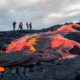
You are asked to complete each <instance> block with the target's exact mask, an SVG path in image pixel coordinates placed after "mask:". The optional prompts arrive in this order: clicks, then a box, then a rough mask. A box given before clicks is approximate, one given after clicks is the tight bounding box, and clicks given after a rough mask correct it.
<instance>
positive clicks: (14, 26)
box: [13, 22, 16, 31]
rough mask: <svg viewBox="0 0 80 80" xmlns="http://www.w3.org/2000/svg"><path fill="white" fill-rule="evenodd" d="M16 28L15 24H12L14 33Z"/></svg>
mask: <svg viewBox="0 0 80 80" xmlns="http://www.w3.org/2000/svg"><path fill="white" fill-rule="evenodd" d="M15 28H16V22H13V31H15Z"/></svg>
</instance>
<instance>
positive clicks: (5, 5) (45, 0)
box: [0, 0, 80, 31]
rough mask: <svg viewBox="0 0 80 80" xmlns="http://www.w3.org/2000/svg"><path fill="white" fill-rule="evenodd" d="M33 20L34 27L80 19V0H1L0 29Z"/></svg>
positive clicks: (7, 28) (9, 28)
mask: <svg viewBox="0 0 80 80" xmlns="http://www.w3.org/2000/svg"><path fill="white" fill-rule="evenodd" d="M13 21H17V23H19V22H20V21H23V23H24V28H26V26H25V22H26V21H28V22H33V27H34V29H41V28H46V27H49V26H51V25H55V24H60V23H64V22H69V21H74V22H77V21H80V0H0V31H1V30H11V29H12V22H13ZM17 26H18V25H17Z"/></svg>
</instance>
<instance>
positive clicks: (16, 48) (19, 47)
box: [6, 35, 37, 53]
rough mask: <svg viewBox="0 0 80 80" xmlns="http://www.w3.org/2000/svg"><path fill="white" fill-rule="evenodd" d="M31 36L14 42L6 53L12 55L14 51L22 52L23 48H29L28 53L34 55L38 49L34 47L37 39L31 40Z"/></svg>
mask: <svg viewBox="0 0 80 80" xmlns="http://www.w3.org/2000/svg"><path fill="white" fill-rule="evenodd" d="M29 37H30V36H27V35H26V36H24V37H22V38H20V39H18V40H15V41H13V42H12V43H11V44H9V45H8V47H7V49H6V52H7V53H10V52H14V51H21V50H22V49H23V47H25V46H26V47H28V50H26V51H28V52H30V53H34V52H35V51H36V49H35V48H34V47H33V45H34V44H36V41H37V40H36V39H35V38H31V39H30V40H28V39H29Z"/></svg>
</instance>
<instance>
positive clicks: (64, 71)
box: [0, 57, 80, 80]
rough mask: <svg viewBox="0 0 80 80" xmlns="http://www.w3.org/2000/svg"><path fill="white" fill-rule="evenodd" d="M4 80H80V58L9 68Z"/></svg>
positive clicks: (3, 77) (4, 74)
mask: <svg viewBox="0 0 80 80" xmlns="http://www.w3.org/2000/svg"><path fill="white" fill-rule="evenodd" d="M0 75H1V76H0V78H2V80H80V57H76V58H74V59H65V60H61V61H58V60H55V61H54V60H51V61H49V62H47V61H46V62H45V61H41V62H40V63H39V64H38V65H36V66H31V67H17V68H16V69H10V68H7V69H6V72H4V73H0Z"/></svg>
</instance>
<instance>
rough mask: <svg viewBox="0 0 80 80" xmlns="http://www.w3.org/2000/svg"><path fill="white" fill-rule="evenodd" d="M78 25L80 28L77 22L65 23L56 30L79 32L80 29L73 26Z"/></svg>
mask: <svg viewBox="0 0 80 80" xmlns="http://www.w3.org/2000/svg"><path fill="white" fill-rule="evenodd" d="M74 26H77V27H79V28H80V25H79V24H76V23H72V24H68V25H63V26H61V27H60V28H58V29H57V30H56V31H55V32H59V33H60V32H62V33H63V32H79V30H76V29H74V28H73V27H74Z"/></svg>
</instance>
